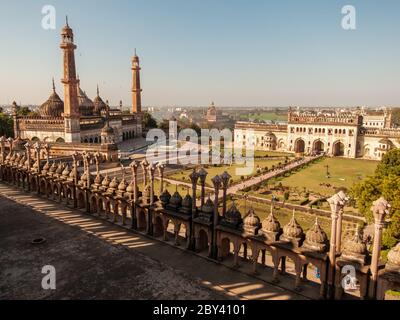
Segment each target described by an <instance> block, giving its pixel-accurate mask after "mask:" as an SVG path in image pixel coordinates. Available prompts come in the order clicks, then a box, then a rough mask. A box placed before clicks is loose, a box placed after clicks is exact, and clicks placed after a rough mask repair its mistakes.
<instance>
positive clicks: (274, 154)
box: [221, 148, 295, 158]
mask: <svg viewBox="0 0 400 320" xmlns="http://www.w3.org/2000/svg"><path fill="white" fill-rule="evenodd" d="M225 150H228V151H229V150H230V152H231V153H232V155H234V154H235V151H234V150H232V149H228V148H226V149H225ZM221 155H223V151H222V150H221ZM242 155H243V156H246V151H245V150H244V151H243V153H242ZM294 156H295V154H294V153H290V152H283V151H266V150H254V157H256V158H285V157H289V158H290V157H294Z"/></svg>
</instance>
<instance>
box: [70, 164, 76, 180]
mask: <svg viewBox="0 0 400 320" xmlns="http://www.w3.org/2000/svg"><path fill="white" fill-rule="evenodd" d="M69 177H70V178H71V179H75V178H76V177H75V166H74V167H73V168H72V170H71V172H70V173H69Z"/></svg>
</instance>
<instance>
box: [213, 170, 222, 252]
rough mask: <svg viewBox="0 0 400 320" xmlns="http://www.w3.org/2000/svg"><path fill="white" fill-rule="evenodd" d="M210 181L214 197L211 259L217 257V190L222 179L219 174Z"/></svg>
mask: <svg viewBox="0 0 400 320" xmlns="http://www.w3.org/2000/svg"><path fill="white" fill-rule="evenodd" d="M212 183H213V185H214V192H215V199H214V219H213V236H212V241H211V244H212V251H211V255H212V258H213V259H217V257H218V247H217V226H218V222H219V213H218V201H219V190H220V188H221V184H222V179H221V177H220V176H215V177H214V178H213V179H212Z"/></svg>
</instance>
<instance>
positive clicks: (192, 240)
mask: <svg viewBox="0 0 400 320" xmlns="http://www.w3.org/2000/svg"><path fill="white" fill-rule="evenodd" d="M189 177H190V181H191V182H192V200H193V201H192V220H191V228H190V243H189V249H190V250H195V249H196V239H195V233H194V218H195V217H196V214H197V213H196V211H197V207H196V191H197V182H198V181H199V174H198V173H197V172H196V169H194V170H193V172H192V173H191V174H190V176H189Z"/></svg>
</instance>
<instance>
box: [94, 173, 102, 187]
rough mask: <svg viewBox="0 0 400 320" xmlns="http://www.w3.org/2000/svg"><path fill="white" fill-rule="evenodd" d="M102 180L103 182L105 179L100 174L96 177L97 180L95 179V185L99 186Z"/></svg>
mask: <svg viewBox="0 0 400 320" xmlns="http://www.w3.org/2000/svg"><path fill="white" fill-rule="evenodd" d="M102 180H103V177H102V176H101V174H98V175H96V178H95V179H94V183H95V184H97V185H100V184H101V181H102Z"/></svg>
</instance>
